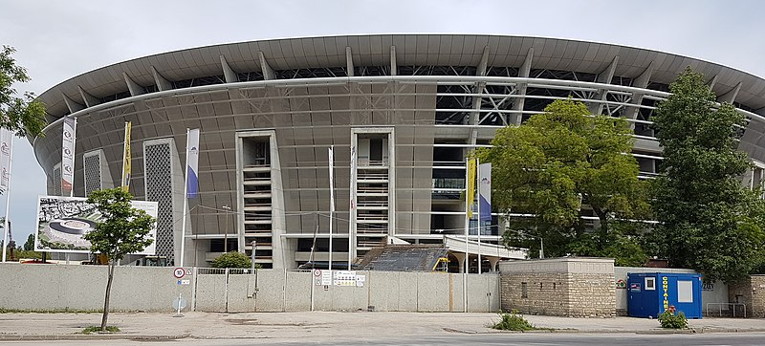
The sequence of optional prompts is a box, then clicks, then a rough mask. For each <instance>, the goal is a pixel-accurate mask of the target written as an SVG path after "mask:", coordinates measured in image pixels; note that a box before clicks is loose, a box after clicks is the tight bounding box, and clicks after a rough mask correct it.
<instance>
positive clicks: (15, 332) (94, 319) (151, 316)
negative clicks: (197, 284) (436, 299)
mask: <svg viewBox="0 0 765 346" xmlns="http://www.w3.org/2000/svg"><path fill="white" fill-rule="evenodd" d="M526 318H527V319H528V320H529V321H530V322H531V323H532V324H534V325H535V326H537V327H542V328H552V329H554V331H553V332H571V333H666V332H668V331H667V330H662V329H661V328H659V323H658V321H656V320H649V319H642V318H630V317H618V318H611V319H601V318H592V319H590V318H565V317H551V316H526ZM497 319H498V316H497V315H496V314H486V313H468V314H461V313H414V312H284V313H238V314H224V313H204V312H191V313H185V314H184V316H183V317H173V314H172V313H112V314H110V315H109V324H110V325H116V326H117V327H119V328H120V329H121V330H122V331H121V333H119V334H116V335H97V334H96V335H82V334H78V332H81V331H82V329H83V328H85V327H87V326H92V325H99V324H100V321H101V314H41V313H9V314H0V340H19V339H35V340H42V339H46V340H50V339H82V338H93V339H97V338H115V339H136V340H140V339H144V340H165V339H180V338H199V339H225V338H234V339H242V338H247V339H264V340H269V341H276V340H279V341H293V340H294V341H300V340H303V341H305V340H307V339H310V340H327V339H329V338H331V339H332V340H354V339H358V338H360V337H363V338H375V337H391V336H396V337H402V338H405V337H407V336H438V335H444V334H446V333H461V334H479V333H497V332H498V331H494V330H492V329H489V328H487V326H488V325H489V324H491V323H492V322H493V321H496V320H497ZM689 324H690V327H691V328H692V330H691V331H687V332H696V333H699V332H704V333H707V332H763V333H765V319H730V318H704V319H700V320H689Z"/></svg>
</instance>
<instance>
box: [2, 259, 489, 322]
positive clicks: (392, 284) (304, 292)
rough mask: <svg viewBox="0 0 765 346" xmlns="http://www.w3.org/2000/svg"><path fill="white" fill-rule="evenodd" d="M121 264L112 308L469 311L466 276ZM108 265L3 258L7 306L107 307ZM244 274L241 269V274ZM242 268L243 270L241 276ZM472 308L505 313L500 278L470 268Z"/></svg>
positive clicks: (36, 308)
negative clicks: (331, 274)
mask: <svg viewBox="0 0 765 346" xmlns="http://www.w3.org/2000/svg"><path fill="white" fill-rule="evenodd" d="M185 269H186V270H185V271H186V273H184V274H185V275H184V277H182V278H176V277H175V276H174V268H171V267H162V268H158V267H117V268H116V269H115V277H114V284H113V286H112V295H111V303H110V306H111V311H172V310H173V308H172V303H173V300H175V299H177V298H178V297H179V296H181V297H182V298H183V299H185V300H187V302H188V304H187V306H188V307H187V308H186V309H185V310H186V311H188V310H189V309H192V310H195V311H206V312H255V311H274V312H276V311H312V310H316V311H358V310H372V309H373V310H374V311H417V312H463V311H464V309H465V305H464V304H463V301H464V298H463V297H464V295H463V294H464V293H463V292H464V291H463V274H453V273H408V272H382V271H357V272H356V273H357V274H359V275H365V277H366V280H365V282H364V284H363V286H361V287H341V286H316V285H315V281H314V278H313V275H314V274H313V273H311V272H291V271H285V270H280V269H261V270H257V279H256V275H255V274H254V273H250V272H249V271H247V270H231V271H228V270H217V271H216V270H210V269H208V268H204V269H199V270H198V269H197V268H185ZM106 270H107V268H106V266H80V265H26V264H24V265H22V264H16V263H5V264H0V277H3V278H5V279H4V280H0V309H9V310H23V311H63V310H68V311H91V310H100V309H102V308H103V299H104V298H103V297H104V290H105V288H106ZM235 273H237V274H235ZM240 273H241V274H240ZM464 278H465V279H466V280H465V281H466V283H467V286H468V290H467V293H468V294H467V310H468V311H469V312H497V311H499V309H500V307H499V276H498V275H497V274H494V273H485V274H480V275H479V274H465V275H464Z"/></svg>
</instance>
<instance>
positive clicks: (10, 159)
mask: <svg viewBox="0 0 765 346" xmlns="http://www.w3.org/2000/svg"><path fill="white" fill-rule="evenodd" d="M4 131H7V130H4ZM8 146H9V150H10V152H9V153H8V190H6V191H5V220H3V262H5V259H6V257H5V256H6V251H7V250H8V231H9V229H8V225H9V223H8V215H9V213H10V212H11V168H12V167H13V136H9V140H8ZM0 179H2V177H0Z"/></svg>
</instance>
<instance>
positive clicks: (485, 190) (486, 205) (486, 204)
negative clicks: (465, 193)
mask: <svg viewBox="0 0 765 346" xmlns="http://www.w3.org/2000/svg"><path fill="white" fill-rule="evenodd" d="M478 196H479V201H478V203H480V205H481V215H480V216H479V220H480V222H482V225H484V224H486V223H487V222H488V223H491V163H482V164H480V165H479V166H478Z"/></svg>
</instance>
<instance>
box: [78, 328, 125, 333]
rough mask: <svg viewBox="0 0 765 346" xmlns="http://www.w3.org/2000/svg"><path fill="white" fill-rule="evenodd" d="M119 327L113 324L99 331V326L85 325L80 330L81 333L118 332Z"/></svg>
mask: <svg viewBox="0 0 765 346" xmlns="http://www.w3.org/2000/svg"><path fill="white" fill-rule="evenodd" d="M119 331H120V329H119V328H117V327H115V326H106V332H102V331H101V326H90V327H86V328H85V329H83V330H82V334H93V333H108V334H111V333H119Z"/></svg>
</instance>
